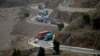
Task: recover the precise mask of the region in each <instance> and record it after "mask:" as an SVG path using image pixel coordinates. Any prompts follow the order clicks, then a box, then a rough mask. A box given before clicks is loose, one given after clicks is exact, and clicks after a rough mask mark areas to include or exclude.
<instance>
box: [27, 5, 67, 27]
mask: <svg viewBox="0 0 100 56" xmlns="http://www.w3.org/2000/svg"><path fill="white" fill-rule="evenodd" d="M31 9H33V10H35V11H37V13H38V11H39V9H38V7H37V6H34V7H31ZM46 9H47V10H48V15H47V17H49V15H50V14H51V13H52V11H53V10H52V9H48V8H46ZM36 16H37V15H36ZM36 16H34V17H33V18H28V19H26V22H28V23H33V24H37V25H45V26H53V27H57V25H54V24H51V23H50V22H48V23H44V22H43V23H41V22H38V21H36ZM64 26H68V24H66V23H64Z"/></svg>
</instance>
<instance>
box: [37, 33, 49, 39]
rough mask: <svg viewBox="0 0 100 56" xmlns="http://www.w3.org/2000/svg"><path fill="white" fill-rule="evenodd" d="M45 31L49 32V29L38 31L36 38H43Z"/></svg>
mask: <svg viewBox="0 0 100 56" xmlns="http://www.w3.org/2000/svg"><path fill="white" fill-rule="evenodd" d="M47 33H50V32H49V31H42V32H39V33H38V35H37V38H38V39H44V36H45V35H46V34H47Z"/></svg>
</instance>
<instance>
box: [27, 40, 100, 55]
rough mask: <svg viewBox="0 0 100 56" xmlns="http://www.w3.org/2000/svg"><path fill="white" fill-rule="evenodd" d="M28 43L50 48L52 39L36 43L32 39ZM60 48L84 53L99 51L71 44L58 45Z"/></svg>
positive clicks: (96, 52)
mask: <svg viewBox="0 0 100 56" xmlns="http://www.w3.org/2000/svg"><path fill="white" fill-rule="evenodd" d="M28 43H29V44H30V45H32V46H34V47H40V46H41V47H44V48H47V49H52V47H53V44H52V41H44V40H40V41H39V42H38V43H34V39H31V40H29V41H28ZM60 50H64V51H71V52H79V53H86V54H100V51H98V50H94V49H88V48H80V47H72V46H64V45H60Z"/></svg>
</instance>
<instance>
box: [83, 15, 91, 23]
mask: <svg viewBox="0 0 100 56" xmlns="http://www.w3.org/2000/svg"><path fill="white" fill-rule="evenodd" d="M83 20H84V22H85V23H86V24H89V23H90V16H89V15H88V14H83Z"/></svg>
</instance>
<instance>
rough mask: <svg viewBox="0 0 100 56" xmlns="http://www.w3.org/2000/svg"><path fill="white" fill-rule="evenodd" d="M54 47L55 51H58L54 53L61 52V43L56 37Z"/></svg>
mask: <svg viewBox="0 0 100 56" xmlns="http://www.w3.org/2000/svg"><path fill="white" fill-rule="evenodd" d="M53 45H54V46H53V49H54V51H55V52H56V53H54V54H60V49H59V47H60V43H59V42H58V41H57V40H56V39H54V40H53Z"/></svg>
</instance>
